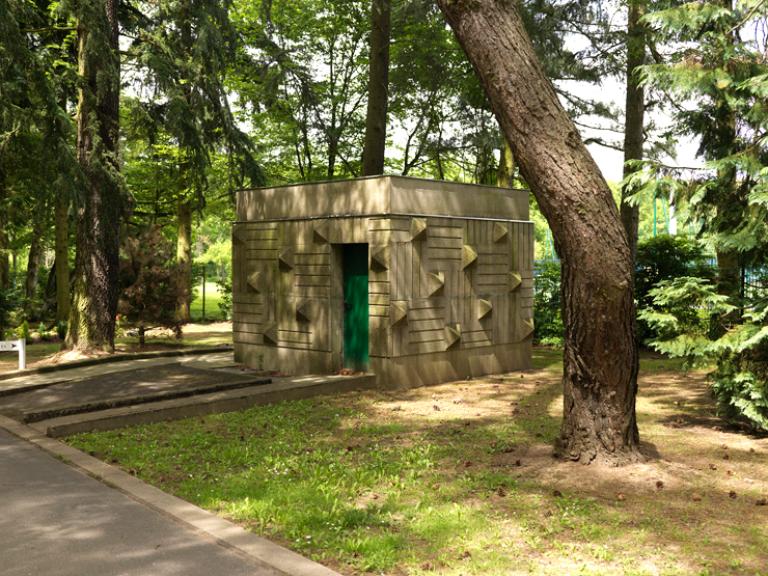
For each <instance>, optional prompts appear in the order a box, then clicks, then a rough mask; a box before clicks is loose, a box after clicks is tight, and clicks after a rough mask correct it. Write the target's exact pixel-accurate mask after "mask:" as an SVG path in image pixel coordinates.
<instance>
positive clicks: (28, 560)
mask: <svg viewBox="0 0 768 576" xmlns="http://www.w3.org/2000/svg"><path fill="white" fill-rule="evenodd" d="M0 572H1V573H2V574H3V576H22V575H25V576H26V575H29V576H48V575H50V576H91V575H92V576H112V575H115V576H117V575H121V576H122V575H126V576H127V575H136V576H171V575H178V576H198V575H199V576H214V575H215V576H241V575H243V576H244V575H246V574H247V575H251V576H253V575H259V576H265V575H270V576H273V575H274V574H276V572H274V571H272V570H270V569H266V568H263V567H261V566H260V565H259V564H257V563H255V562H253V561H251V560H250V559H248V558H246V557H244V556H241V555H239V554H237V553H235V552H233V551H231V550H229V549H227V548H224V547H223V546H221V545H219V544H217V543H216V542H214V541H213V539H211V538H209V537H206V536H204V535H201V534H198V533H196V532H193V531H191V530H189V529H187V528H186V527H184V526H182V525H180V524H178V523H176V522H175V521H173V520H171V519H169V518H166V517H165V516H163V515H161V514H159V513H157V512H155V511H153V510H151V509H149V508H146V507H145V506H143V505H141V504H139V503H138V502H135V501H134V500H132V499H131V498H129V497H128V496H126V495H125V494H123V493H122V492H118V491H117V490H114V489H112V488H109V487H107V486H105V485H103V484H101V483H100V482H98V481H97V480H94V479H93V478H90V477H89V476H86V475H85V474H83V473H81V472H79V471H78V470H75V469H73V468H71V467H70V466H68V465H66V464H64V463H62V462H60V461H59V460H56V459H55V458H53V457H51V456H49V455H48V454H46V453H44V452H43V451H41V450H39V449H37V448H35V447H34V446H32V445H30V444H28V443H27V442H25V441H23V440H19V439H18V438H16V437H14V436H12V435H10V434H9V433H7V432H6V431H4V430H2V429H0Z"/></svg>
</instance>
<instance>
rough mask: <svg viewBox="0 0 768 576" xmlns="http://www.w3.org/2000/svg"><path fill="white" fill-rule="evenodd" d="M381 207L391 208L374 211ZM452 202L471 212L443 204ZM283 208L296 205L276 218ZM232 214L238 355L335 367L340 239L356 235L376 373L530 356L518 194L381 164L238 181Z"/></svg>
mask: <svg viewBox="0 0 768 576" xmlns="http://www.w3.org/2000/svg"><path fill="white" fill-rule="evenodd" d="M361 194H362V198H359V195H361ZM356 198H357V200H359V201H357V200H355V199H356ZM262 202H264V203H265V204H261V203H262ZM387 209H392V211H393V212H394V214H395V215H387V214H384V213H383V212H382V213H379V211H386V210H387ZM336 210H340V211H341V212H336ZM355 210H357V211H360V212H364V211H368V210H370V212H365V213H361V214H360V215H359V216H354V215H351V214H350V212H353V213H354V211H355ZM495 210H496V211H498V213H497V214H496V215H495V217H491V216H489V215H490V214H491V213H493V212H494V211H495ZM344 211H347V212H346V213H345V212H344ZM461 211H466V212H469V213H474V214H478V215H479V216H476V217H458V216H455V217H454V216H453V215H452V214H450V213H451V212H461ZM292 212H295V213H296V214H298V215H299V216H294V217H293V219H287V220H282V219H280V218H283V217H287V216H283V215H288V214H290V213H292ZM408 212H410V214H409V213H408ZM430 212H431V213H434V214H436V215H435V216H423V214H425V213H430ZM238 213H239V217H240V218H241V220H240V221H238V222H237V223H235V225H234V230H233V252H234V254H233V271H234V278H233V314H234V342H235V353H236V357H237V358H238V360H240V361H243V362H245V363H247V364H248V365H250V366H253V367H257V368H263V369H271V370H280V371H282V372H287V373H293V374H301V373H323V372H333V371H336V370H338V369H339V368H341V365H342V350H341V347H342V336H341V334H342V332H343V292H342V287H341V282H342V277H341V274H342V271H341V265H340V254H339V245H341V244H345V243H365V244H368V246H369V260H370V263H369V283H368V291H369V308H370V347H369V349H370V356H371V369H372V370H373V371H374V372H376V373H377V376H378V378H379V381H380V384H381V385H390V386H409V385H419V384H427V383H431V382H438V381H445V380H450V379H455V378H464V377H467V376H478V375H480V374H484V373H489V372H499V371H506V370H511V369H515V368H522V367H526V366H527V365H528V362H529V358H530V337H531V334H532V331H533V320H532V318H533V309H532V306H533V225H532V223H530V222H526V221H524V219H526V218H527V216H528V203H527V196H526V195H525V193H523V192H520V191H500V190H498V189H495V188H490V187H482V186H464V185H458V184H446V183H443V182H431V181H423V180H415V179H407V178H406V179H404V178H397V177H380V178H372V179H362V180H355V181H347V182H334V183H320V184H310V185H306V186H291V187H284V188H276V189H269V190H257V191H244V192H242V193H241V194H240V197H239V202H238ZM323 213H324V214H325V216H324V217H323V216H322V214H323ZM331 214H332V216H331ZM262 217H269V218H272V219H271V220H261V219H260V218H262Z"/></svg>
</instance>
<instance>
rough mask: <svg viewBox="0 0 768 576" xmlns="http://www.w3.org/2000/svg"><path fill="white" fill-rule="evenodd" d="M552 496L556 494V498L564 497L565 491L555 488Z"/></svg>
mask: <svg viewBox="0 0 768 576" xmlns="http://www.w3.org/2000/svg"><path fill="white" fill-rule="evenodd" d="M552 496H554V497H555V498H562V497H563V493H562V492H560V490H553V491H552Z"/></svg>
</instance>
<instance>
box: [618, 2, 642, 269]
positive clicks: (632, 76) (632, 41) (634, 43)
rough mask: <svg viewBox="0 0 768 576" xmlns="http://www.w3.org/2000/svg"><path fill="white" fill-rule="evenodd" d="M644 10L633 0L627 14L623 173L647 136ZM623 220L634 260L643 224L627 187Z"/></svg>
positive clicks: (638, 157)
mask: <svg viewBox="0 0 768 576" xmlns="http://www.w3.org/2000/svg"><path fill="white" fill-rule="evenodd" d="M644 13H645V4H644V0H631V1H630V3H629V13H628V15H627V100H626V106H625V119H624V177H625V178H626V177H627V176H629V175H630V174H631V173H632V172H633V171H634V169H633V168H631V167H629V166H628V165H627V162H629V161H631V160H642V159H643V143H644V141H645V137H644V134H643V126H644V123H645V91H644V90H643V87H642V85H641V84H640V78H639V76H638V69H639V67H640V66H642V65H643V64H645V27H644V26H643V24H642V23H641V22H640V19H641V18H642V17H643V14H644ZM621 221H622V224H623V225H624V230H625V231H626V233H627V239H628V241H629V249H630V252H631V253H632V261H633V262H634V261H635V260H636V257H637V236H638V227H639V224H640V207H639V206H630V205H629V204H627V202H626V190H622V193H621Z"/></svg>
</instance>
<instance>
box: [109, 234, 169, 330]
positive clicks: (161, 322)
mask: <svg viewBox="0 0 768 576" xmlns="http://www.w3.org/2000/svg"><path fill="white" fill-rule="evenodd" d="M172 257H173V247H172V246H171V243H170V242H169V241H168V240H167V239H166V238H165V237H164V236H163V235H162V233H161V232H160V229H159V228H150V229H149V230H147V231H145V232H144V233H142V234H140V235H139V236H135V237H129V238H127V239H126V240H125V242H124V244H123V247H122V250H121V262H120V282H121V286H122V287H123V291H122V295H121V297H120V301H119V304H118V312H119V314H120V315H121V316H123V317H124V318H125V319H126V320H128V321H129V322H132V323H135V324H136V326H137V328H138V333H139V343H140V344H141V345H144V343H145V339H144V334H145V332H146V330H147V328H148V327H150V326H152V325H155V326H165V327H169V328H173V329H174V330H175V331H178V330H179V322H178V317H177V314H176V304H177V303H178V301H179V295H180V292H181V282H182V279H181V274H180V272H179V269H178V266H175V265H171V264H169V262H172V261H173V258H172Z"/></svg>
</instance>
